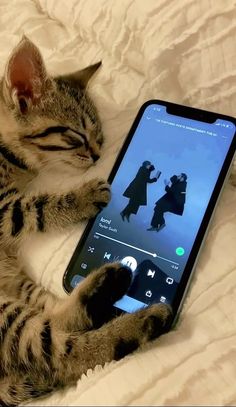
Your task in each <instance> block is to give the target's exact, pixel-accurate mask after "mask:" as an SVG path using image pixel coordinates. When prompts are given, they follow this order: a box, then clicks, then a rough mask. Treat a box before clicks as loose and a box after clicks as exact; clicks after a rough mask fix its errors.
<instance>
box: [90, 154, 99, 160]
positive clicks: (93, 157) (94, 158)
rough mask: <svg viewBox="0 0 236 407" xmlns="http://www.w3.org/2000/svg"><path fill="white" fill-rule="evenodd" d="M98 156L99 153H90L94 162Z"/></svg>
mask: <svg viewBox="0 0 236 407" xmlns="http://www.w3.org/2000/svg"><path fill="white" fill-rule="evenodd" d="M99 158H100V155H98V154H92V159H93V161H94V162H96V161H97V160H98V159H99Z"/></svg>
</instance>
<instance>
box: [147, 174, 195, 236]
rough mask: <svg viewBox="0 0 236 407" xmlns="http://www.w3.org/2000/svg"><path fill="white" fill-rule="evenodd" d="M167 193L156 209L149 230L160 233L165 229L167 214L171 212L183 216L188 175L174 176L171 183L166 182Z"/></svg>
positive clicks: (157, 203)
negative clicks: (165, 216)
mask: <svg viewBox="0 0 236 407" xmlns="http://www.w3.org/2000/svg"><path fill="white" fill-rule="evenodd" d="M164 183H165V191H166V194H165V195H163V196H162V197H161V198H160V199H159V200H158V201H157V202H156V206H155V208H154V214H153V217H152V220H151V227H150V228H149V229H147V230H149V231H156V232H159V231H160V230H161V229H163V228H164V227H165V225H166V224H165V218H164V213H165V212H171V213H174V214H175V215H179V216H182V215H183V212H184V204H185V199H186V188H187V175H186V174H184V173H181V174H180V175H178V176H177V175H173V176H172V177H171V178H170V181H167V180H165V181H164Z"/></svg>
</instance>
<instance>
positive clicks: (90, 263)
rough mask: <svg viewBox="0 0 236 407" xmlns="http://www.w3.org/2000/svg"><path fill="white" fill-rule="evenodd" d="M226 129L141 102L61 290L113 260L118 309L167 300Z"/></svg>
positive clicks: (228, 138) (189, 247)
mask: <svg viewBox="0 0 236 407" xmlns="http://www.w3.org/2000/svg"><path fill="white" fill-rule="evenodd" d="M234 134H235V125H234V123H233V122H231V121H230V120H222V119H220V118H218V119H216V120H214V122H213V123H207V122H203V121H198V120H193V119H189V118H185V117H181V116H177V115H176V116H175V115H174V114H169V113H168V112H167V108H166V106H164V105H161V104H160V105H158V104H155V103H153V104H149V105H147V107H146V108H145V110H144V111H143V114H142V116H141V119H140V121H139V123H138V125H137V127H136V129H135V132H134V134H133V136H132V138H131V139H130V142H129V145H128V148H127V150H126V152H125V154H124V156H123V159H122V160H121V162H120V164H119V166H118V168H117V169H116V173H115V176H114V178H113V181H112V186H111V190H112V198H111V201H110V203H109V204H108V206H107V207H106V208H104V209H103V210H102V211H101V212H100V213H99V214H98V215H97V217H96V219H95V221H94V222H93V224H92V226H91V227H90V229H89V232H88V233H86V237H85V238H84V239H82V241H81V242H80V244H79V245H78V247H77V249H76V252H75V255H74V256H73V258H72V261H71V263H70V265H69V267H68V269H67V272H66V277H65V279H66V287H67V291H71V290H72V289H73V288H74V287H75V286H76V285H77V284H78V283H79V282H80V281H81V279H83V278H84V277H85V276H86V275H87V274H88V273H89V272H90V271H92V270H93V269H94V268H97V267H99V266H100V265H102V264H104V263H106V262H114V261H115V262H116V261H119V262H122V263H123V264H126V265H128V266H129V267H130V268H131V269H132V271H133V282H132V285H131V287H130V289H129V291H128V293H127V295H125V296H124V297H123V298H122V299H121V300H120V301H118V302H117V303H116V304H115V306H116V307H117V308H118V309H120V310H122V311H126V312H133V311H135V310H137V309H139V308H141V307H145V306H146V305H148V304H150V303H153V302H163V303H169V304H172V305H173V302H174V300H175V298H176V295H177V293H178V288H179V286H180V284H181V279H182V278H183V274H184V272H185V271H186V267H189V266H188V265H189V260H190V257H191V253H192V251H193V247H194V244H195V243H196V238H197V236H198V232H199V229H200V227H201V225H202V223H203V219H204V216H205V213H206V210H207V208H208V206H209V202H210V199H211V197H212V194H213V191H214V189H215V186H216V183H217V181H218V179H219V176H220V173H221V171H222V168H223V165H224V163H225V160H226V157H227V154H228V152H229V150H230V147H231V145H232V142H233V138H234ZM221 186H222V185H221ZM195 257H196V255H195Z"/></svg>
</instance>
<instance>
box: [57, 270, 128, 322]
mask: <svg viewBox="0 0 236 407" xmlns="http://www.w3.org/2000/svg"><path fill="white" fill-rule="evenodd" d="M131 281H132V272H131V270H130V269H128V268H126V267H124V266H122V265H120V264H118V263H108V264H105V265H104V266H102V267H101V268H100V269H98V270H95V271H93V272H91V273H90V274H89V275H88V276H87V277H86V278H85V280H84V281H83V282H82V283H80V284H79V285H78V286H77V287H76V288H75V289H74V291H73V292H72V294H71V295H70V297H69V298H67V299H66V300H65V301H61V302H60V303H59V304H58V306H57V308H55V310H54V316H55V318H58V325H59V326H62V321H65V322H64V327H65V328H67V330H78V329H79V330H84V329H86V330H87V329H91V328H93V329H94V328H98V327H100V326H101V325H103V324H104V323H105V322H107V321H109V320H110V319H111V317H112V310H113V304H114V303H115V302H116V301H118V300H119V299H121V298H122V297H123V295H124V294H125V293H126V292H127V291H128V288H129V286H130V283H131ZM55 321H56V319H55Z"/></svg>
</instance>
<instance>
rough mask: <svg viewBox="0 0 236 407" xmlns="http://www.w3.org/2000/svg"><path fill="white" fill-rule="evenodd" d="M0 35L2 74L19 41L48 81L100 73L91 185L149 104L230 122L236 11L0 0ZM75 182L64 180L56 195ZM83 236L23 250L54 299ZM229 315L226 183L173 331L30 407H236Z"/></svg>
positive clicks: (173, 3) (234, 303)
mask: <svg viewBox="0 0 236 407" xmlns="http://www.w3.org/2000/svg"><path fill="white" fill-rule="evenodd" d="M0 23H1V24H0V37H1V48H0V56H1V69H2V71H1V72H3V69H4V63H5V61H6V59H7V57H8V54H9V52H10V50H11V49H12V47H13V46H14V45H15V44H16V43H17V42H18V41H19V39H20V38H21V36H22V34H24V33H25V34H26V35H28V36H29V38H30V39H32V40H33V41H34V42H35V43H36V44H37V45H38V46H39V47H40V49H41V51H42V54H43V56H44V58H45V61H46V64H47V67H48V71H49V72H50V73H51V74H60V73H63V72H68V71H73V70H77V69H78V68H83V67H85V66H86V65H88V64H90V63H93V62H97V61H99V60H102V61H103V65H102V69H100V71H99V72H98V73H97V74H96V77H95V78H94V79H93V80H92V82H91V84H90V86H89V92H90V94H91V96H92V97H93V99H94V101H95V102H96V105H97V107H98V110H99V112H100V116H101V119H102V123H103V128H104V133H105V135H106V144H105V148H104V153H103V157H102V158H101V160H100V162H99V163H98V165H97V166H96V169H94V168H93V169H91V170H89V171H88V172H87V173H86V177H88V178H91V177H92V176H94V175H95V171H96V175H100V176H103V177H107V176H108V174H109V171H110V169H111V167H112V165H113V163H114V161H115V158H116V156H117V153H118V151H119V149H120V147H121V145H122V142H123V140H124V138H125V136H126V134H127V132H128V130H129V128H130V125H131V123H132V121H133V118H134V116H135V114H136V113H137V111H138V108H139V107H140V105H141V104H142V103H143V102H144V101H146V100H148V99H151V98H158V99H164V100H169V101H173V102H177V103H182V104H187V105H192V106H195V107H199V108H204V109H209V110H212V111H220V112H222V113H225V114H229V115H234V114H235V105H236V82H235V78H236V52H235V36H236V2H235V0H224V1H223V0H158V1H157V0H147V1H143V0H119V1H115V0H60V1H58V0H11V1H10V2H9V1H6V0H1V1H0ZM78 177H79V174H78ZM78 177H76V178H75V177H74V179H71V178H70V177H69V176H68V175H67V174H62V175H61V177H60V182H59V184H60V183H61V184H63V183H69V182H70V183H73V182H74V183H75V182H78ZM52 180H53V173H52V177H51V179H50V177H49V178H48V182H49V183H50V182H51V183H52V184H53V181H52ZM39 183H40V180H39ZM58 186H60V185H58ZM53 187H57V186H56V185H55V184H54V185H53ZM84 226H85V225H84V224H82V225H78V226H77V227H76V228H75V229H73V230H72V231H65V232H64V233H61V234H52V235H50V236H49V235H48V236H33V237H32V238H31V239H30V241H28V242H26V243H25V245H24V246H23V248H22V251H21V255H22V256H24V259H25V261H26V262H27V263H28V265H29V267H30V270H31V273H32V276H33V277H34V278H35V279H36V280H37V281H38V282H40V283H42V284H43V285H44V286H45V287H47V288H49V289H50V290H52V291H53V292H54V293H57V294H58V295H59V296H65V293H64V292H63V289H62V276H63V273H64V270H65V268H66V265H67V263H68V261H69V259H70V256H71V254H72V252H73V250H74V248H75V246H76V243H77V241H78V239H79V237H80V235H81V233H82V231H83V228H84ZM235 308H236V188H234V187H233V186H232V185H230V183H228V184H227V185H226V187H225V189H224V192H223V194H222V198H221V200H220V203H219V206H218V208H217V211H216V214H215V217H214V220H213V222H212V225H211V228H210V231H209V234H208V237H207V240H206V243H205V245H204V250H203V251H202V254H201V256H200V259H199V262H198V265H197V268H196V272H195V277H194V280H193V283H192V285H191V290H190V292H189V294H188V297H187V300H186V302H185V306H184V309H183V312H182V314H181V318H180V321H179V323H178V325H177V327H176V328H175V330H174V331H172V332H170V333H169V334H167V335H165V336H163V337H161V338H160V339H159V340H157V341H155V342H154V343H153V344H152V345H150V346H148V347H146V348H145V349H144V350H143V351H141V352H136V353H135V354H133V355H131V356H129V357H126V358H125V359H123V360H121V361H120V362H118V363H115V362H112V363H110V364H108V365H106V366H105V367H103V368H102V367H100V366H97V367H96V368H95V370H94V371H88V372H87V374H85V375H83V376H82V378H81V379H80V380H79V381H78V383H77V386H75V387H72V388H68V389H65V390H63V391H59V392H56V393H54V394H53V395H51V396H49V397H47V398H45V399H44V400H43V401H35V402H34V403H31V405H35V406H36V405H42V404H43V405H45V406H49V405H71V406H72V405H81V406H82V405H83V406H85V405H110V406H111V405H130V406H132V405H196V404H197V405H235V404H236V389H235V377H236V363H235V361H236V313H235Z"/></svg>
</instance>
